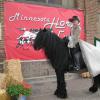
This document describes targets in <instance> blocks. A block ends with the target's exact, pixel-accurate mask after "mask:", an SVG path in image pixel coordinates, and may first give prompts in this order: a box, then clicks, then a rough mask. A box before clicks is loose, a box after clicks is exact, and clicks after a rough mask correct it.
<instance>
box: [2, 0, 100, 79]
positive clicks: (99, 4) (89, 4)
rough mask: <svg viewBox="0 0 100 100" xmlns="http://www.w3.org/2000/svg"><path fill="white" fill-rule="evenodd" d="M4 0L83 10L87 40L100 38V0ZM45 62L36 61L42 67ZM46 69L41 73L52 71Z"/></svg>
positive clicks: (92, 41) (3, 55)
mask: <svg viewBox="0 0 100 100" xmlns="http://www.w3.org/2000/svg"><path fill="white" fill-rule="evenodd" d="M4 1H9V2H25V3H33V4H39V5H46V6H55V7H64V8H66V9H76V10H77V9H80V10H83V11H84V18H85V33H86V41H87V42H89V43H92V44H93V43H94V37H98V38H100V0H4ZM4 1H3V0H1V1H0V65H1V66H2V62H3V61H4V60H5V50H4V22H3V12H4V7H3V3H4ZM26 63H28V62H23V63H22V65H23V66H26V67H27V64H26ZM45 63H46V62H45ZM45 63H43V64H40V63H37V62H35V64H39V66H40V67H41V66H42V65H45ZM30 66H33V63H30ZM26 67H25V68H26ZM23 69H24V68H23ZM26 69H27V68H26ZM30 69H31V68H30ZM45 69H46V72H43V73H42V71H41V72H40V73H41V75H45V74H48V73H51V72H50V71H48V68H46V67H45ZM35 70H36V69H35ZM41 70H42V69H41ZM30 71H31V70H30ZM25 73H26V72H25ZM40 73H39V74H40ZM26 77H27V76H26Z"/></svg>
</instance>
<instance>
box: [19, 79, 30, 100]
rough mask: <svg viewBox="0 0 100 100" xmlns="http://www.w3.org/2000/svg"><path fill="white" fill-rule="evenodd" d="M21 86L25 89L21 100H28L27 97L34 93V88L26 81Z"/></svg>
mask: <svg viewBox="0 0 100 100" xmlns="http://www.w3.org/2000/svg"><path fill="white" fill-rule="evenodd" d="M21 84H22V86H23V89H22V91H21V96H20V99H19V100H26V97H27V96H29V95H30V94H31V92H32V86H31V85H30V84H28V83H26V82H24V81H23V82H22V83H21Z"/></svg>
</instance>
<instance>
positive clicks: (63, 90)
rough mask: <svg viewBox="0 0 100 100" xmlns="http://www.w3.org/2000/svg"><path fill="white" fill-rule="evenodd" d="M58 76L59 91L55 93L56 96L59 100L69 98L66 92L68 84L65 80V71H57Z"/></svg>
mask: <svg viewBox="0 0 100 100" xmlns="http://www.w3.org/2000/svg"><path fill="white" fill-rule="evenodd" d="M55 72H56V76H57V89H56V91H55V93H54V94H55V95H56V96H57V97H59V98H67V90H66V83H65V79H64V72H63V71H57V70H56V71H55Z"/></svg>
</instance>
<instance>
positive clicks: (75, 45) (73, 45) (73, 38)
mask: <svg viewBox="0 0 100 100" xmlns="http://www.w3.org/2000/svg"><path fill="white" fill-rule="evenodd" d="M69 22H71V23H72V27H71V30H70V36H69V37H68V39H69V42H68V47H69V48H70V53H71V55H72V58H73V61H74V69H75V70H80V67H81V66H80V61H79V60H80V58H79V54H78V51H79V49H80V47H79V39H80V31H81V28H80V20H79V18H78V16H73V17H72V18H70V19H69Z"/></svg>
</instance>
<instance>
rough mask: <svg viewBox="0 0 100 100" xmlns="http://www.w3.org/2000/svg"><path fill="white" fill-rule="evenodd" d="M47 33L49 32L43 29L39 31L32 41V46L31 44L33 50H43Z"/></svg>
mask: <svg viewBox="0 0 100 100" xmlns="http://www.w3.org/2000/svg"><path fill="white" fill-rule="evenodd" d="M48 32H49V30H47V29H45V28H44V29H40V30H39V32H38V34H37V36H36V38H35V40H34V44H33V47H34V49H35V50H40V49H42V48H44V45H45V43H46V37H47V33H48Z"/></svg>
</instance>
